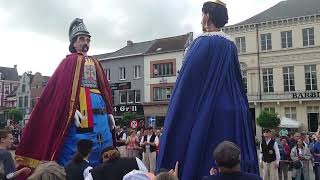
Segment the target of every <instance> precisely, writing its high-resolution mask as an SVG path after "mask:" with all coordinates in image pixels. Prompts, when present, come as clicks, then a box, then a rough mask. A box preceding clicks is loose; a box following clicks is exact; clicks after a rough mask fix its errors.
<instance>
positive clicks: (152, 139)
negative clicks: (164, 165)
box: [140, 127, 159, 173]
mask: <svg viewBox="0 0 320 180" xmlns="http://www.w3.org/2000/svg"><path fill="white" fill-rule="evenodd" d="M147 130H148V134H147V135H145V136H143V137H142V138H141V141H140V145H141V147H142V148H143V153H142V161H143V163H144V164H145V165H146V167H147V168H148V170H149V172H152V173H154V170H155V166H156V156H157V154H156V150H157V146H158V144H159V138H158V137H157V136H156V135H155V134H154V132H153V128H152V127H149V128H147Z"/></svg>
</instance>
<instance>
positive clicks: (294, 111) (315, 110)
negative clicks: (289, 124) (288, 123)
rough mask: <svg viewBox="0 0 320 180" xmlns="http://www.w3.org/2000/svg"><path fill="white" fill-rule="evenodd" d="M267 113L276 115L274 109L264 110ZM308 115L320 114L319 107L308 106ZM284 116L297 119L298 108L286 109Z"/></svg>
mask: <svg viewBox="0 0 320 180" xmlns="http://www.w3.org/2000/svg"><path fill="white" fill-rule="evenodd" d="M264 110H265V111H269V112H273V113H275V108H274V107H267V108H264ZM307 113H308V114H309V113H320V111H319V106H307ZM284 116H285V117H286V118H291V119H295V120H296V119H297V108H296V107H284Z"/></svg>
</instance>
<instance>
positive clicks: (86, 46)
mask: <svg viewBox="0 0 320 180" xmlns="http://www.w3.org/2000/svg"><path fill="white" fill-rule="evenodd" d="M81 50H82V52H88V51H89V46H88V45H87V44H84V45H82V47H81Z"/></svg>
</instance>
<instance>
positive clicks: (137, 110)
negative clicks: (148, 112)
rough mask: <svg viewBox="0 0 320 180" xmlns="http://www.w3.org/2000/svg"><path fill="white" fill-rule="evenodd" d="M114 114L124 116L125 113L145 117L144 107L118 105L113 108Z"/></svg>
mask: <svg viewBox="0 0 320 180" xmlns="http://www.w3.org/2000/svg"><path fill="white" fill-rule="evenodd" d="M113 112H114V114H115V115H116V116H122V114H123V113H125V112H133V113H137V115H143V114H144V111H143V106H142V105H140V104H139V105H118V106H114V107H113Z"/></svg>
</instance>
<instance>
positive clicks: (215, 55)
mask: <svg viewBox="0 0 320 180" xmlns="http://www.w3.org/2000/svg"><path fill="white" fill-rule="evenodd" d="M224 140H228V141H232V142H234V143H236V144H237V145H238V146H239V147H240V149H241V169H242V171H245V172H251V173H256V174H259V167H258V160H257V151H256V146H255V138H254V131H253V122H252V119H251V116H250V111H249V105H248V100H247V96H246V93H245V91H244V87H243V83H242V78H241V72H240V65H239V61H238V54H237V48H236V46H235V44H234V43H233V42H232V41H230V40H228V39H227V38H225V37H223V36H218V35H211V36H205V35H203V36H200V37H198V38H197V39H195V40H194V42H193V43H192V44H191V45H190V48H189V50H188V51H187V53H186V56H185V61H184V64H183V66H182V69H181V71H180V74H179V76H178V79H177V82H176V85H175V89H174V92H173V94H172V97H171V101H170V104H169V107H168V112H167V117H166V120H165V124H164V132H163V135H162V137H161V139H160V154H159V156H158V159H157V168H156V169H157V170H159V169H161V168H166V169H171V168H174V165H175V162H176V161H179V163H180V165H179V177H180V178H181V179H182V180H198V179H201V178H202V177H203V176H205V175H209V170H210V168H211V167H214V166H215V164H214V159H213V150H214V149H215V147H216V146H217V145H218V144H219V143H221V142H222V141H224Z"/></svg>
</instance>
